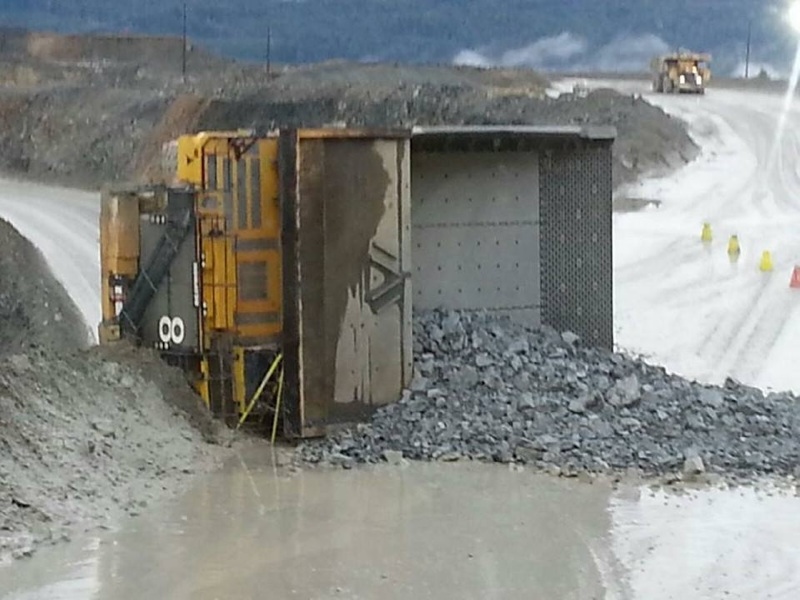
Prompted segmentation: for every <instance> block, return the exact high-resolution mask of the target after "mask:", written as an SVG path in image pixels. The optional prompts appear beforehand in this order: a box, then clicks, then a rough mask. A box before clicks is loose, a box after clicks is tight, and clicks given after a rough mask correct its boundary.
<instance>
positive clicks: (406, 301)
mask: <svg viewBox="0 0 800 600" xmlns="http://www.w3.org/2000/svg"><path fill="white" fill-rule="evenodd" d="M613 139H614V132H613V130H609V129H607V128H582V127H578V126H567V127H523V126H497V127H489V126H487V127H473V126H465V127H440V128H436V127H431V128H414V129H413V130H371V129H345V128H326V129H298V130H295V129H285V130H283V129H282V130H279V131H269V132H256V131H207V132H200V133H197V134H190V135H184V136H181V137H180V138H178V139H177V140H175V142H174V143H173V144H170V145H169V146H168V148H166V149H165V168H166V172H165V174H164V176H163V178H162V177H159V178H158V179H159V182H158V183H154V184H153V185H148V186H144V187H124V188H121V189H109V190H106V191H105V192H104V193H103V197H102V206H101V215H100V225H101V227H100V250H101V269H102V286H103V287H102V312H103V320H102V322H101V323H100V325H99V337H100V342H101V343H102V344H115V343H118V342H119V341H121V340H123V339H125V340H129V341H131V342H133V343H134V344H136V345H139V346H143V347H149V348H151V349H153V350H154V351H156V352H157V353H159V354H160V355H161V356H162V358H163V359H164V360H166V361H167V362H169V363H171V364H173V365H175V366H177V367H179V368H180V369H182V370H183V371H184V372H185V373H186V375H187V377H188V379H189V380H190V381H191V383H192V384H193V385H194V387H195V389H196V390H197V392H198V393H199V395H200V396H201V397H202V398H203V400H204V401H205V403H206V404H207V406H208V407H209V408H210V409H211V410H212V411H213V413H214V414H215V415H217V416H218V417H221V418H223V419H225V420H226V421H227V422H229V423H230V424H232V425H237V424H242V423H250V424H253V425H256V424H264V425H265V426H266V428H267V432H270V431H271V432H272V435H273V437H274V436H275V434H276V433H277V432H278V431H280V432H281V435H282V436H284V437H288V438H306V437H315V436H320V435H324V434H325V431H326V429H327V428H328V427H330V426H335V425H337V424H339V423H342V422H352V421H357V420H360V419H361V418H363V417H365V416H367V415H368V414H369V413H370V412H371V411H373V410H375V409H376V408H377V407H379V406H382V405H385V404H387V403H390V402H394V401H396V400H397V399H398V398H399V397H400V396H401V394H402V391H403V389H404V388H405V387H406V386H407V385H408V384H409V383H410V381H411V379H412V374H413V365H412V354H413V345H412V304H413V308H414V309H421V310H429V309H435V308H452V309H459V310H468V311H483V310H489V311H492V312H495V313H497V314H503V315H508V316H510V317H512V318H515V319H518V320H520V321H522V322H525V323H527V324H530V325H537V324H541V323H547V324H548V325H552V326H553V327H555V328H557V329H558V330H560V331H573V332H575V333H577V334H578V335H580V336H581V337H582V338H583V339H585V340H587V341H589V342H591V343H594V344H597V345H601V346H605V347H609V348H610V347H613V311H612V307H613V303H612V270H611V264H612V261H611V198H612V193H611V183H612V182H611V145H612V143H613ZM162 179H163V181H161V180H162ZM543 223H544V224H546V225H542V224H543ZM412 230H413V234H412ZM412 235H413V243H412ZM412 259H413V269H412ZM412 271H413V288H414V293H413V298H412Z"/></svg>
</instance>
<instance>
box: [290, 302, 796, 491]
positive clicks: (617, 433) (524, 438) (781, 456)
mask: <svg viewBox="0 0 800 600" xmlns="http://www.w3.org/2000/svg"><path fill="white" fill-rule="evenodd" d="M414 335H415V341H414V346H415V355H416V361H415V372H414V380H413V381H412V383H411V385H410V386H409V389H408V390H406V391H404V392H403V396H402V398H401V399H400V401H399V402H397V403H396V404H392V405H389V406H385V407H383V408H381V409H379V410H378V411H377V412H376V413H375V414H374V417H373V418H372V420H371V422H369V423H368V424H361V425H358V426H356V427H354V428H350V429H346V430H344V431H342V432H339V433H337V434H336V435H334V436H332V437H329V438H327V439H325V440H321V441H315V442H307V443H304V444H302V445H301V446H300V447H299V448H298V455H299V458H300V459H301V460H303V461H305V462H308V463H327V464H333V465H340V466H343V467H346V468H351V467H353V466H354V465H355V464H357V463H378V462H382V461H386V460H389V459H391V462H396V461H397V456H398V455H397V454H396V453H402V456H403V457H404V458H406V459H416V460H441V461H451V460H460V459H474V460H485V461H496V462H501V463H512V462H513V463H524V464H529V465H533V466H535V467H537V468H539V469H541V470H544V471H548V472H555V473H561V474H565V475H575V474H579V473H597V474H615V473H629V472H631V471H632V470H633V471H638V472H640V473H642V474H644V475H652V476H658V475H670V474H677V475H679V476H680V474H681V473H683V474H684V475H685V476H686V477H687V478H688V477H694V476H699V475H701V474H703V473H706V472H708V473H716V474H720V475H729V476H732V477H734V478H752V477H754V476H760V475H794V474H795V469H797V467H798V464H799V461H800V419H798V417H799V416H800V410H798V407H797V404H796V398H795V397H794V396H793V395H791V394H788V393H784V394H766V395H765V394H764V393H763V392H762V391H760V390H757V389H754V388H750V387H746V386H743V385H741V384H739V383H737V382H735V381H732V380H728V381H726V382H725V385H724V386H722V387H712V386H706V385H702V384H699V383H696V382H692V381H688V380H686V379H683V378H681V377H679V376H676V375H672V374H669V373H667V372H666V371H665V370H664V369H663V368H660V367H656V366H653V365H650V364H647V363H645V362H642V361H641V360H637V359H635V358H632V357H629V356H626V355H623V354H619V353H612V352H610V351H606V350H601V349H597V348H591V347H587V346H585V345H583V344H582V343H581V341H580V340H579V339H578V338H577V336H575V335H574V334H571V333H565V334H563V335H559V334H558V333H556V332H555V331H553V330H549V329H547V328H544V329H540V330H539V329H533V328H527V327H523V326H520V325H518V324H515V323H512V322H511V321H510V320H508V319H505V318H498V317H495V316H491V315H488V314H485V313H464V312H445V311H432V312H426V313H424V314H417V315H416V317H415V326H414Z"/></svg>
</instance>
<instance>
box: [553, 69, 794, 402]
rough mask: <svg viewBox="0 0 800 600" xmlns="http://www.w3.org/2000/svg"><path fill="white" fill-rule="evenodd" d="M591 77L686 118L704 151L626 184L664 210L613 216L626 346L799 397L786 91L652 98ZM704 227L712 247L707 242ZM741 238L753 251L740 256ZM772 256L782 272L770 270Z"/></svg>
mask: <svg viewBox="0 0 800 600" xmlns="http://www.w3.org/2000/svg"><path fill="white" fill-rule="evenodd" d="M573 83H574V82H569V81H564V82H560V84H559V86H558V88H557V89H562V90H566V89H571V87H572V84H573ZM589 83H590V85H591V86H592V87H596V86H601V85H602V86H609V87H614V88H616V89H619V90H620V91H623V92H627V93H640V94H642V95H644V96H645V97H646V99H647V100H648V101H650V102H652V103H653V104H656V105H659V106H661V107H662V108H663V109H664V110H665V111H667V112H668V113H670V114H672V115H674V116H676V117H678V118H680V119H682V120H684V121H686V122H687V123H688V125H689V129H690V134H691V135H692V136H693V138H694V139H695V140H696V141H697V142H698V143H699V144H700V145H701V147H702V149H703V152H702V155H701V156H700V158H699V159H697V160H696V161H694V162H693V163H692V164H690V165H688V166H686V167H685V168H683V169H680V170H679V171H678V172H676V173H674V174H673V175H671V176H669V177H666V178H659V179H647V180H644V181H641V182H639V183H638V184H636V185H633V186H629V187H628V188H627V189H626V190H624V191H623V192H624V193H625V194H626V195H629V196H631V197H638V198H647V199H653V200H659V201H661V205H660V207H658V208H655V207H650V208H648V209H647V210H644V211H641V212H639V213H627V214H617V215H615V217H614V253H615V257H614V269H615V286H614V287H615V326H616V341H617V344H618V345H619V347H620V348H622V349H624V350H626V351H629V352H632V353H635V354H641V355H643V356H645V357H647V358H648V359H649V360H651V361H652V362H655V363H658V364H662V365H664V366H665V367H667V368H668V369H669V370H671V371H675V372H677V373H680V374H682V375H685V376H687V377H693V378H697V379H699V380H701V381H709V382H715V383H719V382H721V381H723V380H724V379H725V378H726V377H734V378H736V379H739V380H740V381H742V382H744V383H747V384H751V385H756V386H759V387H762V388H771V389H776V390H784V389H791V390H793V391H797V392H800V369H796V368H794V367H795V363H796V362H797V360H798V359H800V348H798V342H800V290H795V289H790V287H789V281H790V279H791V275H792V270H793V268H794V266H795V265H796V264H799V265H800V154H799V153H798V151H799V150H800V114H798V112H797V110H796V109H795V110H793V111H792V112H791V113H790V114H789V118H788V120H787V127H786V129H785V132H784V135H783V136H782V139H781V141H780V144H779V145H778V146H774V143H775V139H776V131H777V124H778V119H779V114H780V110H781V105H782V101H783V100H782V98H781V97H779V96H776V95H770V94H758V93H753V92H741V91H732V90H716V89H711V90H708V91H707V94H706V95H705V96H703V97H696V96H677V97H676V96H669V95H660V94H652V93H651V92H650V91H649V88H648V84H647V83H646V82H635V81H633V82H631V81H626V82H609V81H602V82H601V81H592V82H589ZM773 148H776V150H775V151H774V152H773ZM704 222H708V223H710V224H711V227H712V230H713V234H714V239H713V242H712V243H711V244H710V245H704V244H703V243H702V242H701V240H700V233H701V230H702V226H703V223H704ZM731 235H737V236H738V238H739V241H740V243H741V248H742V253H741V256H740V257H739V259H738V261H736V262H733V263H732V262H731V261H730V260H729V257H728V254H727V245H728V240H729V237H730V236H731ZM764 251H768V252H770V253H771V256H772V261H773V263H774V270H773V271H772V272H762V271H761V270H760V269H759V263H760V260H761V256H762V253H763V252H764Z"/></svg>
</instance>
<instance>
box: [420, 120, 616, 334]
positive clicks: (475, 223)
mask: <svg viewBox="0 0 800 600" xmlns="http://www.w3.org/2000/svg"><path fill="white" fill-rule="evenodd" d="M613 138H614V131H613V130H610V129H605V128H604V129H599V130H582V129H578V128H569V127H564V128H536V127H519V128H508V129H503V128H488V129H487V128H475V129H474V130H470V129H469V128H463V127H461V128H447V127H442V128H420V129H418V130H416V132H415V133H414V136H413V138H412V155H411V156H412V158H411V173H412V193H411V195H412V210H411V222H412V240H411V241H412V249H413V250H412V252H413V254H412V263H413V279H412V285H413V289H414V293H413V297H414V307H415V308H416V309H434V308H442V307H444V308H451V309H459V310H489V311H492V312H495V313H498V314H506V315H510V316H511V317H512V318H514V319H515V320H518V321H522V322H525V323H529V324H532V325H540V324H546V325H550V326H552V327H554V328H556V329H557V330H559V331H572V332H574V333H576V334H578V335H580V336H581V337H582V338H583V339H585V340H586V341H588V342H590V343H592V344H594V345H598V346H602V347H607V348H611V347H613V343H614V340H613V290H612V264H611V252H612V245H611V208H612V181H611V167H612V161H611V146H612V143H613Z"/></svg>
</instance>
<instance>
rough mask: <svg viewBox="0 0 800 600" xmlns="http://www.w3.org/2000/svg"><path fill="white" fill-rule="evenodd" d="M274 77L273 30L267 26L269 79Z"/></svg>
mask: <svg viewBox="0 0 800 600" xmlns="http://www.w3.org/2000/svg"><path fill="white" fill-rule="evenodd" d="M271 77H272V28H271V27H270V26H269V25H268V26H267V79H269V78H271Z"/></svg>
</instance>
